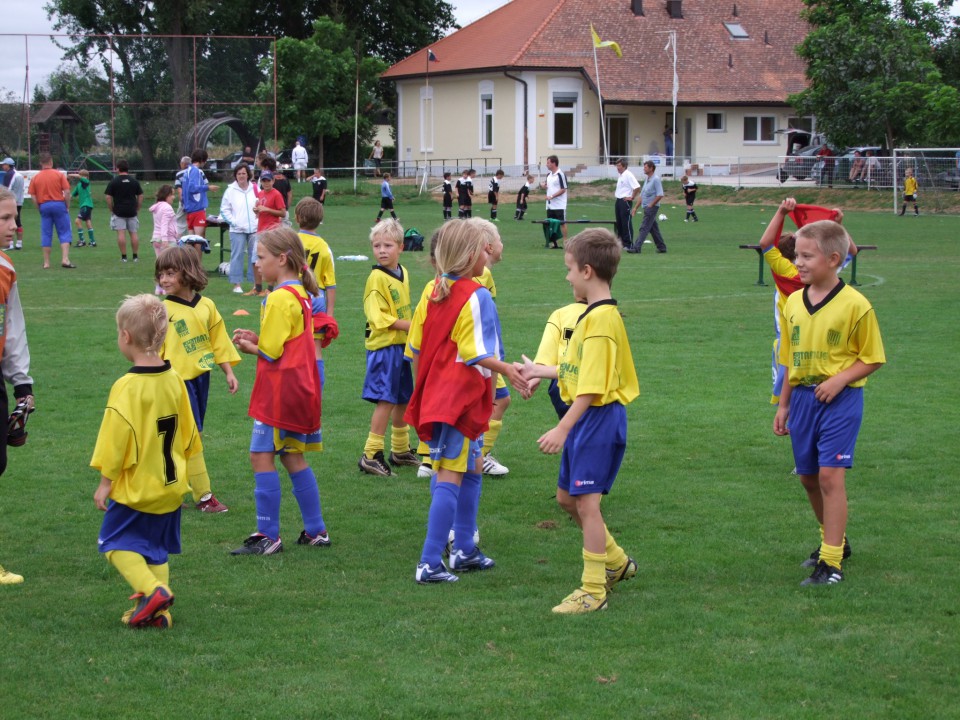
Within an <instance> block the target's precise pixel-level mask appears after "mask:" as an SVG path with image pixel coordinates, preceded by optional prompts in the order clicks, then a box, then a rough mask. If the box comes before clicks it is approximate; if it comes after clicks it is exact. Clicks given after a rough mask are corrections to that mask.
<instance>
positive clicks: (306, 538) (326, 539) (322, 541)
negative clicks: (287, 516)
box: [297, 530, 330, 547]
mask: <svg viewBox="0 0 960 720" xmlns="http://www.w3.org/2000/svg"><path fill="white" fill-rule="evenodd" d="M297 545H313V546H314V547H330V533H328V532H327V531H326V530H324V531H323V532H322V533H317V534H316V536H311V535H307V531H306V530H301V531H300V537H298V538H297Z"/></svg>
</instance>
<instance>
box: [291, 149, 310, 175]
mask: <svg viewBox="0 0 960 720" xmlns="http://www.w3.org/2000/svg"><path fill="white" fill-rule="evenodd" d="M290 159H291V160H293V169H294V170H296V171H297V182H298V183H299V182H303V174H304V173H305V172H306V171H307V161H308V160H309V157H308V156H307V149H306V148H305V147H304V146H303V145H301V144H300V141H299V140H297V142H296V144H295V145H294V146H293V152H292V153H290Z"/></svg>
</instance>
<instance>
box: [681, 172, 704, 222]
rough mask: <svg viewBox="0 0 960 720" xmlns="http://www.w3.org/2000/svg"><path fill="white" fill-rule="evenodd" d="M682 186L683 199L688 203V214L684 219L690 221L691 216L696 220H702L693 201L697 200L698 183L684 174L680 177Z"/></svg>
mask: <svg viewBox="0 0 960 720" xmlns="http://www.w3.org/2000/svg"><path fill="white" fill-rule="evenodd" d="M680 187H681V188H682V189H683V200H684V202H685V203H686V204H687V215H686V217H684V218H683V221H684V222H689V221H690V218H693V221H694V222H700V218H698V217H697V211H696V210H694V209H693V203H694V202H696V200H697V183H695V182H694V181H693V180H691V179H690V178H688V177H687V176H686V175H684V176H683V177H682V178H680Z"/></svg>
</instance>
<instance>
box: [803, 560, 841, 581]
mask: <svg viewBox="0 0 960 720" xmlns="http://www.w3.org/2000/svg"><path fill="white" fill-rule="evenodd" d="M842 580H843V571H842V570H840V568H835V567H833V566H831V565H827V564H826V563H825V562H824V561H823V560H821V561H819V562H818V563H817V567H816V568H814V570H813V575H811V576H810V577H808V578H807V579H806V580H804V581H803V582H802V583H800V584H801V585H836V584H837V583H838V582H841V581H842Z"/></svg>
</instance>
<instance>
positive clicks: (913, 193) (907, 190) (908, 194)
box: [900, 168, 920, 217]
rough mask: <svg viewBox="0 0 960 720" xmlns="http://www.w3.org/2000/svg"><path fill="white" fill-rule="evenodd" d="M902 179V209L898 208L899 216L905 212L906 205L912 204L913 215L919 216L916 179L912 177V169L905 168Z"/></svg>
mask: <svg viewBox="0 0 960 720" xmlns="http://www.w3.org/2000/svg"><path fill="white" fill-rule="evenodd" d="M904 176H905V177H904V178H903V207H901V208H900V216H901V217H902V216H903V215H904V214H905V213H906V212H907V203H910V202H912V203H913V214H914V215H919V214H920V206H919V205H918V204H917V178H915V177H914V176H913V168H907V169H906V170H905V171H904Z"/></svg>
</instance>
